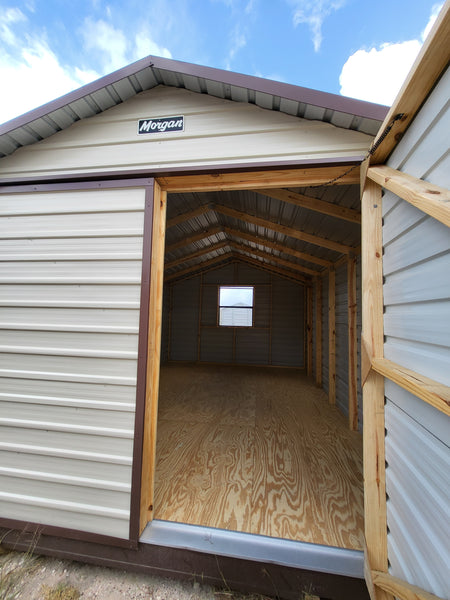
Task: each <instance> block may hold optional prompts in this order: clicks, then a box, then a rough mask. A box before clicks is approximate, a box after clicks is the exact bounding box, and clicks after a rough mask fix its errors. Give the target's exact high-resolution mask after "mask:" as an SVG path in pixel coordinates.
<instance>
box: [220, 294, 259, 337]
mask: <svg viewBox="0 0 450 600" xmlns="http://www.w3.org/2000/svg"><path fill="white" fill-rule="evenodd" d="M219 325H221V326H223V327H252V325H253V287H250V286H246V287H243V286H236V285H228V286H220V288H219Z"/></svg>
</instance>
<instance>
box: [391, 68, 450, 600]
mask: <svg viewBox="0 0 450 600" xmlns="http://www.w3.org/2000/svg"><path fill="white" fill-rule="evenodd" d="M449 89H450V71H448V72H447V73H446V75H444V77H443V78H442V79H441V81H440V82H439V84H438V85H437V87H436V88H435V89H434V91H433V92H432V94H431V96H430V97H429V99H428V100H427V102H426V103H425V105H424V107H423V108H422V110H421V111H420V113H419V115H418V116H417V117H416V119H415V120H414V122H413V124H412V126H411V127H410V128H409V130H408V131H407V133H406V135H405V136H404V137H403V139H402V141H401V143H400V144H399V146H398V147H397V149H396V151H395V152H394V153H393V155H392V157H391V159H390V161H389V165H390V166H391V167H393V168H396V169H399V170H401V171H405V172H407V173H409V174H411V175H413V176H415V177H419V178H423V179H425V180H426V181H430V182H432V183H435V184H438V185H440V186H443V187H447V188H448V187H449V182H450V177H449V172H450V165H449V152H448V131H449V125H450V108H449V107H450V104H449V100H448V98H449ZM383 212H384V226H383V244H384V277H385V283H384V286H383V293H384V302H385V321H384V322H385V331H384V334H385V347H384V351H385V356H386V358H388V359H391V360H393V361H395V362H397V363H399V364H401V365H403V366H405V367H408V368H410V369H413V370H415V371H417V372H418V373H420V374H422V375H425V376H428V377H431V378H432V379H435V380H436V381H439V382H441V383H444V384H446V385H449V384H450V370H449V365H450V278H449V273H450V231H449V229H448V228H447V227H445V226H444V225H442V224H441V223H439V222H438V221H435V220H434V219H432V218H431V217H428V216H426V215H425V214H424V213H422V212H421V211H419V210H418V209H416V208H414V207H413V206H411V205H409V204H408V203H407V202H405V201H403V200H401V199H400V198H398V197H397V196H395V195H394V194H392V193H390V192H387V193H386V194H385V196H384V198H383ZM386 397H387V405H386V430H387V437H386V460H387V470H386V485H387V493H388V496H389V500H388V527H389V534H388V556H389V561H390V569H391V572H392V574H393V575H395V576H397V577H400V578H402V579H405V580H407V581H409V582H410V583H412V584H416V585H418V586H420V587H422V588H424V589H425V590H428V591H430V592H432V593H434V594H436V595H438V596H441V597H443V598H449V597H450V591H449V588H448V582H449V577H448V575H449V573H448V565H449V563H450V556H449V547H448V540H449V538H450V530H449V523H450V512H449V504H448V499H449V496H450V480H449V473H450V468H449V467H450V450H449V447H448V444H449V440H448V431H449V430H450V428H449V425H450V423H449V421H450V420H449V419H448V417H446V416H445V415H443V414H442V413H440V412H439V411H437V410H436V409H435V408H433V407H431V406H430V405H428V404H426V403H424V402H423V401H422V400H419V399H418V398H416V397H414V396H413V395H411V394H409V393H407V392H405V391H404V390H402V389H401V388H399V387H398V386H395V385H394V384H392V383H390V382H387V384H386ZM445 428H447V429H446V430H445ZM445 431H447V433H446V434H445Z"/></svg>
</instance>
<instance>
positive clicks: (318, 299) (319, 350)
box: [316, 276, 322, 387]
mask: <svg viewBox="0 0 450 600" xmlns="http://www.w3.org/2000/svg"><path fill="white" fill-rule="evenodd" d="M316 385H317V386H318V387H322V279H321V277H320V276H319V277H316Z"/></svg>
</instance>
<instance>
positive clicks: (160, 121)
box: [138, 117, 184, 135]
mask: <svg viewBox="0 0 450 600" xmlns="http://www.w3.org/2000/svg"><path fill="white" fill-rule="evenodd" d="M169 131H184V117H158V118H156V119H140V120H139V125H138V135H144V134H146V133H168V132H169Z"/></svg>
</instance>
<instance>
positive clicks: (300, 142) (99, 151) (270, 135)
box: [0, 86, 372, 178]
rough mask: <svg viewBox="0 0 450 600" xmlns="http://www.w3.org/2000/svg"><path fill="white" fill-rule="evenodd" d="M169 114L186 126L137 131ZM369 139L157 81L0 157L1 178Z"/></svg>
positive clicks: (263, 154)
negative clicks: (141, 122) (140, 125)
mask: <svg viewBox="0 0 450 600" xmlns="http://www.w3.org/2000/svg"><path fill="white" fill-rule="evenodd" d="M174 115H184V117H185V130H184V131H183V132H175V133H167V132H166V133H159V134H150V135H138V134H137V126H138V120H139V119H142V118H149V117H159V116H174ZM307 117H310V118H312V119H314V118H315V116H314V115H307ZM371 139H372V138H371V136H369V135H366V134H363V133H360V132H358V131H352V130H348V129H342V128H339V127H335V126H334V125H331V124H330V123H324V122H320V121H315V120H307V119H300V118H298V117H297V116H291V115H287V114H284V113H281V112H278V111H273V110H265V109H263V108H260V107H259V106H254V105H251V104H247V103H240V102H232V101H229V100H224V99H222V98H214V97H211V96H208V95H206V94H198V93H195V92H191V91H188V90H183V89H180V88H175V87H164V86H158V87H155V88H153V89H151V90H149V91H146V92H142V93H140V94H138V95H136V96H134V97H133V98H130V99H128V100H127V101H126V102H124V103H123V104H120V105H118V106H115V107H113V108H111V109H109V110H106V111H105V112H103V113H102V114H99V115H96V116H93V117H91V118H90V119H84V120H81V121H78V122H76V123H74V124H73V125H72V126H70V127H69V128H68V129H66V130H64V131H61V132H59V133H56V134H54V135H53V136H51V137H50V138H47V139H45V140H43V141H41V142H38V143H35V144H33V145H31V146H28V147H25V148H21V149H19V150H17V151H16V152H15V153H14V155H12V156H9V157H5V158H3V159H2V160H1V163H0V177H5V178H9V177H17V176H20V175H24V174H25V173H26V175H27V176H38V175H55V174H58V175H59V174H61V173H72V174H73V173H93V172H99V171H106V170H111V169H113V170H116V171H120V170H126V169H130V168H141V169H146V168H148V167H149V166H153V167H157V168H160V167H162V168H165V167H167V168H168V167H186V166H195V165H198V164H202V165H205V164H208V165H211V166H212V165H217V164H225V163H229V164H232V163H236V162H237V163H242V162H246V163H249V164H251V163H252V162H253V163H254V162H261V161H274V160H304V159H312V158H317V159H322V158H332V157H345V156H355V155H362V154H364V153H365V152H366V151H367V148H368V146H369V145H370V142H371ZM49 165H52V166H51V167H49ZM56 165H57V167H56Z"/></svg>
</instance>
